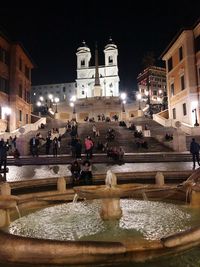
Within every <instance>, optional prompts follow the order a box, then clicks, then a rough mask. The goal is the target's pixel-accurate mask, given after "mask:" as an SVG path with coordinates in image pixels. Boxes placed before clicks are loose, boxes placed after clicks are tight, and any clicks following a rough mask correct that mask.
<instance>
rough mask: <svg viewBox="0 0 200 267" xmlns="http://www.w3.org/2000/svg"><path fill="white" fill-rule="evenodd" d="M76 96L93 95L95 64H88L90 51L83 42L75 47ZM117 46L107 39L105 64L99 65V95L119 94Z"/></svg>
mask: <svg viewBox="0 0 200 267" xmlns="http://www.w3.org/2000/svg"><path fill="white" fill-rule="evenodd" d="M76 56H77V79H76V83H77V98H79V99H80V98H87V97H94V96H95V92H94V84H95V66H90V60H91V51H90V49H89V47H88V46H87V45H86V44H85V42H83V45H82V46H81V47H79V48H78V49H77V53H76ZM117 56H118V49H117V46H116V45H115V44H114V43H113V42H112V40H111V39H110V40H109V43H108V44H107V45H106V46H105V49H104V59H105V65H104V66H99V67H98V70H99V79H100V86H101V96H104V97H110V96H119V76H118V63H117Z"/></svg>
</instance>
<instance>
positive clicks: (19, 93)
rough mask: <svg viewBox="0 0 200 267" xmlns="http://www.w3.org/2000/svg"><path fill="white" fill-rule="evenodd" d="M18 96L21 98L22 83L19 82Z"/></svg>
mask: <svg viewBox="0 0 200 267" xmlns="http://www.w3.org/2000/svg"><path fill="white" fill-rule="evenodd" d="M18 96H19V97H21V98H22V84H21V83H20V84H19V92H18Z"/></svg>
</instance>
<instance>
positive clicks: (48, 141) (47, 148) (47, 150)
mask: <svg viewBox="0 0 200 267" xmlns="http://www.w3.org/2000/svg"><path fill="white" fill-rule="evenodd" d="M51 142H52V141H51V136H50V135H47V138H46V155H49V150H50V147H51Z"/></svg>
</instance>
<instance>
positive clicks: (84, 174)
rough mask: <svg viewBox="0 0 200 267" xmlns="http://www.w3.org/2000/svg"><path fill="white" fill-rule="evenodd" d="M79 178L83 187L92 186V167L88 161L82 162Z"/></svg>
mask: <svg viewBox="0 0 200 267" xmlns="http://www.w3.org/2000/svg"><path fill="white" fill-rule="evenodd" d="M80 178H81V180H83V182H84V184H85V185H92V165H91V163H90V161H89V160H85V161H84V162H83V165H82V168H81V177H80Z"/></svg>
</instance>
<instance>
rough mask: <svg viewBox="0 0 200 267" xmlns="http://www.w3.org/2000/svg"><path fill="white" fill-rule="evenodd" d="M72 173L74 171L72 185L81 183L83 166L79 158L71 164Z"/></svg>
mask: <svg viewBox="0 0 200 267" xmlns="http://www.w3.org/2000/svg"><path fill="white" fill-rule="evenodd" d="M71 173H72V186H74V185H79V179H80V175H81V166H80V164H79V163H78V161H77V160H75V161H74V162H73V163H72V165H71Z"/></svg>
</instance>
